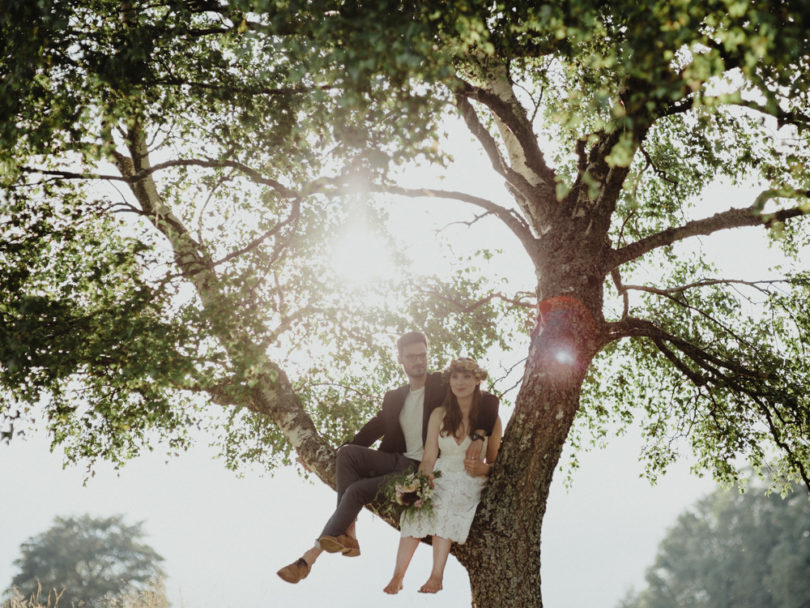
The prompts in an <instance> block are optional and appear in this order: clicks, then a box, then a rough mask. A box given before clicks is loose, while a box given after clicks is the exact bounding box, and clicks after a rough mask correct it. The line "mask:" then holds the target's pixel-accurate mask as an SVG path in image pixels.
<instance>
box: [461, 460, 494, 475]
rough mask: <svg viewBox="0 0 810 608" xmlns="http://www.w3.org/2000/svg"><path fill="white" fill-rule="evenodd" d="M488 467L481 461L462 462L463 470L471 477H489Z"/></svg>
mask: <svg viewBox="0 0 810 608" xmlns="http://www.w3.org/2000/svg"><path fill="white" fill-rule="evenodd" d="M490 468H491V467H490V465H489V464H487V463H486V462H483V461H482V460H469V459H466V460H464V469H465V470H466V471H467V474H468V475H471V476H472V477H486V476H487V475H489V470H490Z"/></svg>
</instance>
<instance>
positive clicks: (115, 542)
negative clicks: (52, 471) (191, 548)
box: [7, 515, 165, 608]
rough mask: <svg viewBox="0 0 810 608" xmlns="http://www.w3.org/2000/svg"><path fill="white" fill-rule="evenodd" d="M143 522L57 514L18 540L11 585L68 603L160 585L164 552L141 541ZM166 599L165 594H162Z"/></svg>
mask: <svg viewBox="0 0 810 608" xmlns="http://www.w3.org/2000/svg"><path fill="white" fill-rule="evenodd" d="M143 536H144V532H143V522H141V523H137V524H133V525H129V524H127V523H125V522H124V518H123V516H121V515H115V516H111V517H91V516H89V515H82V516H80V517H57V518H56V519H55V520H54V523H53V525H52V526H51V527H50V528H49V529H48V530H46V531H45V532H43V533H41V534H39V535H37V536H34V537H32V538H29V539H28V540H27V541H25V542H24V543H23V544H22V545H20V557H19V558H17V559H16V560H15V562H14V564H15V565H16V566H17V567H18V568H19V569H20V572H19V573H18V574H17V575H16V576H15V577H14V578H13V579H12V581H11V586H10V587H9V589H8V590H7V593H11V592H12V588H13V589H15V590H16V592H18V593H19V594H21V595H22V596H23V597H25V598H28V597H37V596H39V594H40V590H41V592H42V593H43V594H45V595H48V594H51V593H53V594H54V595H55V596H56V597H58V598H59V600H58V605H59V606H65V607H70V608H79V607H81V606H88V607H89V606H101V605H113V604H115V603H116V602H118V603H119V605H120V602H122V601H123V600H124V599H126V598H128V597H129V596H131V595H132V594H133V593H136V592H138V591H146V590H155V589H160V588H161V586H162V581H163V579H164V577H165V574H164V573H163V570H161V568H160V562H162V561H163V558H162V557H161V556H160V555H159V554H158V553H157V552H156V551H155V550H154V549H153V548H152V547H150V546H149V545H147V544H146V543H144V542H143ZM163 601H164V603H165V597H164V598H163Z"/></svg>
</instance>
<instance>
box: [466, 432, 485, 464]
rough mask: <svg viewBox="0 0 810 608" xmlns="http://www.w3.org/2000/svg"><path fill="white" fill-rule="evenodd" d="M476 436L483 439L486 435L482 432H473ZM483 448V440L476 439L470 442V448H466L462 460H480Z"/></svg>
mask: <svg viewBox="0 0 810 608" xmlns="http://www.w3.org/2000/svg"><path fill="white" fill-rule="evenodd" d="M475 433H476V434H477V435H479V436H480V437H485V436H486V433H485V432H484V431H483V430H477V431H475ZM483 447H484V440H483V439H476V440H475V441H471V442H470V447H468V448H467V454H466V455H465V456H464V460H465V461H467V460H479V461H480V460H481V448H483Z"/></svg>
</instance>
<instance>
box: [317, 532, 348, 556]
mask: <svg viewBox="0 0 810 608" xmlns="http://www.w3.org/2000/svg"><path fill="white" fill-rule="evenodd" d="M318 544H320V545H321V549H323V550H324V551H326V552H327V553H343V549H344V547H343V543H341V542H340V541H339V540H338V539H336V538H335V537H333V536H321V537H320V538H319V539H318Z"/></svg>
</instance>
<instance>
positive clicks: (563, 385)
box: [455, 297, 596, 608]
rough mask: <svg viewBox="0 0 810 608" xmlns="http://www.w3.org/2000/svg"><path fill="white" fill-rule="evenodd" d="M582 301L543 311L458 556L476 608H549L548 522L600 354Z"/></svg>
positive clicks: (562, 301) (567, 300) (556, 301)
mask: <svg viewBox="0 0 810 608" xmlns="http://www.w3.org/2000/svg"><path fill="white" fill-rule="evenodd" d="M580 302H581V301H580V300H577V299H575V298H571V297H562V298H552V299H551V300H546V301H544V303H543V304H541V320H540V322H539V323H538V326H537V327H536V328H535V330H534V331H533V332H532V346H531V348H530V351H529V358H528V361H527V364H526V370H525V372H524V378H523V384H522V386H521V389H520V392H519V394H518V397H517V401H516V404H515V413H514V415H513V416H512V419H511V421H510V422H509V425H508V428H507V431H506V433H505V436H504V442H503V445H502V447H501V452H500V453H499V454H498V460H497V462H496V465H495V467H494V469H493V472H492V475H491V478H490V480H489V482H488V484H487V486H486V489H485V490H484V494H483V497H482V501H481V507H480V508H479V511H478V514H477V516H476V519H475V522H474V524H473V527H472V529H471V530H470V537H469V540H468V542H467V543H466V544H465V545H464V546H463V547H459V548H458V550H457V551H456V552H455V554H456V555H457V557H458V558H459V561H461V563H462V564H463V565H464V566H465V567H466V568H467V570H468V572H469V575H470V584H471V586H472V594H473V602H474V605H475V606H476V608H509V607H514V608H527V607H541V606H542V605H543V601H542V596H541V591H540V532H541V527H542V523H543V516H544V515H545V511H546V502H547V499H548V494H549V488H550V486H551V480H552V476H553V474H554V469H555V468H556V466H557V462H558V461H559V458H560V454H561V453H562V449H563V445H564V444H565V441H566V438H567V436H568V432H569V430H570V428H571V424H572V423H573V420H574V416H575V414H576V412H577V409H578V407H579V398H580V391H581V388H582V381H583V379H584V377H585V371H586V369H587V367H588V365H589V364H590V362H591V360H592V359H593V356H594V354H595V350H596V346H595V340H594V339H593V338H594V335H595V332H594V324H593V321H592V316H591V315H590V314H589V313H588V311H587V309H585V307H584V306H583V305H582V304H581V303H580ZM544 307H545V310H544Z"/></svg>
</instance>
